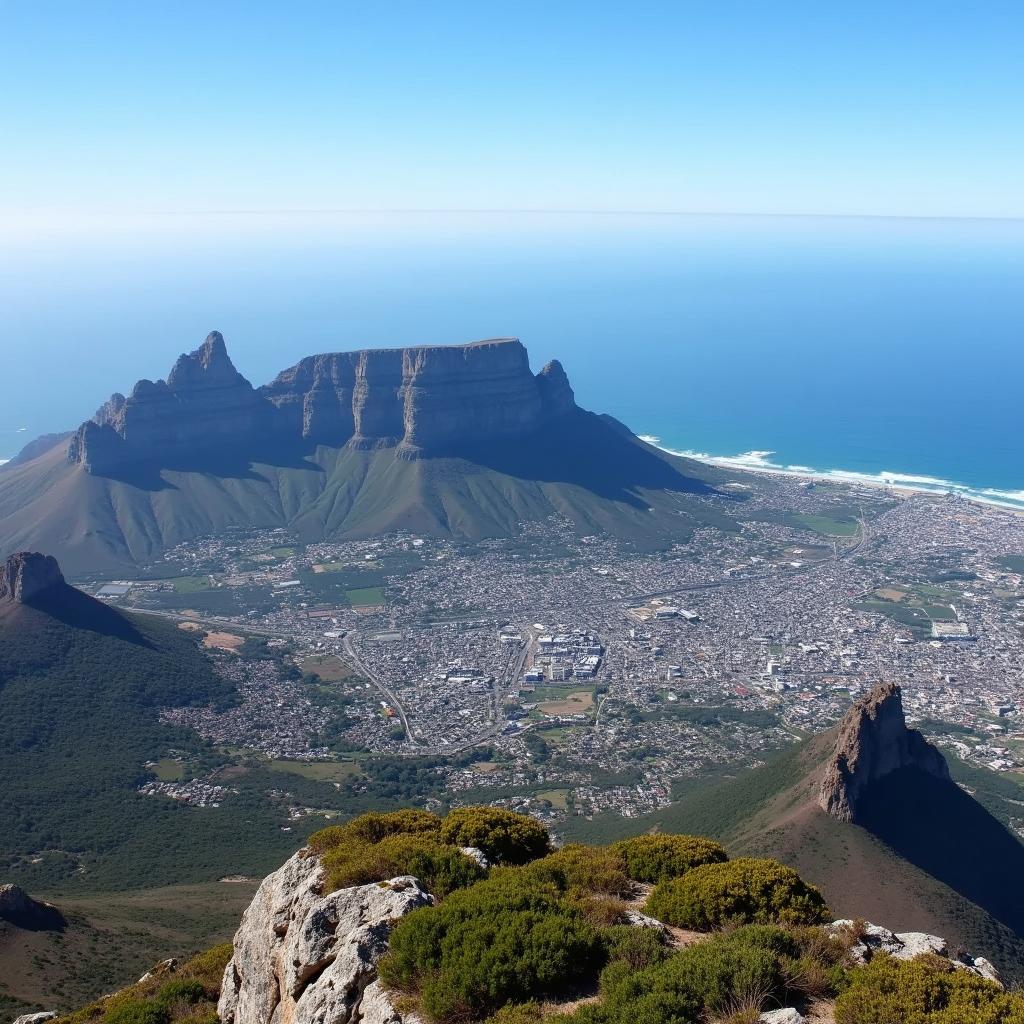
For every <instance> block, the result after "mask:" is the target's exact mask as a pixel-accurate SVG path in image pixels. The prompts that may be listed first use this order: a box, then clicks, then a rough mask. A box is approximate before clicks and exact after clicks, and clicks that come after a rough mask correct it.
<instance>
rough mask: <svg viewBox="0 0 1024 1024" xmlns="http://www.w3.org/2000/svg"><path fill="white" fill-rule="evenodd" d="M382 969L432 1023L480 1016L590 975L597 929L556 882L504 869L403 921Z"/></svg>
mask: <svg viewBox="0 0 1024 1024" xmlns="http://www.w3.org/2000/svg"><path fill="white" fill-rule="evenodd" d="M390 947H391V948H390V951H389V953H388V954H387V956H385V957H384V959H383V960H381V962H380V964H379V971H380V976H381V978H382V979H383V981H384V983H385V984H386V985H387V986H389V987H391V988H396V989H399V990H401V991H405V992H408V993H416V994H418V995H419V996H420V1005H421V1007H422V1009H423V1010H424V1012H425V1013H426V1014H427V1016H429V1017H430V1018H431V1019H433V1020H435V1021H452V1020H456V1019H466V1018H474V1019H479V1018H481V1017H483V1016H486V1015H487V1014H489V1013H493V1012H495V1011H497V1010H498V1009H500V1008H501V1007H502V1006H504V1005H506V1004H507V1003H521V1002H526V1001H527V1000H530V999H536V998H539V997H543V996H544V995H546V994H550V993H555V992H558V991H560V990H561V989H563V988H564V987H565V986H566V984H568V983H569V982H570V981H581V980H585V979H586V978H587V977H588V976H590V977H593V976H594V975H595V974H596V972H597V970H598V969H599V968H600V966H601V965H602V963H603V961H604V949H603V946H602V943H601V939H600V936H599V934H598V932H597V931H596V929H594V928H592V927H591V926H590V925H589V924H587V923H586V921H584V920H583V918H582V916H581V915H580V913H579V912H578V911H577V910H576V909H575V908H574V907H573V906H572V904H571V903H570V902H569V901H568V900H566V899H565V898H564V897H563V896H562V895H561V893H559V891H558V889H557V888H556V887H555V886H554V885H547V884H543V883H538V882H537V881H535V880H533V879H531V878H529V877H528V876H527V875H525V874H522V873H519V872H511V871H510V872H504V873H502V874H501V875H499V876H498V877H496V878H492V879H489V880H487V881H485V882H480V883H478V884H477V885H474V886H473V887H471V888H469V889H462V890H460V891H458V892H455V893H453V894H452V895H451V896H449V897H448V898H447V899H446V900H445V901H444V902H443V903H440V904H438V905H437V906H434V907H423V908H421V909H420V910H416V911H414V912H413V913H411V914H409V915H408V916H407V917H405V918H403V919H402V920H401V921H400V922H399V924H398V925H397V927H396V928H395V930H394V932H393V933H392V935H391V940H390Z"/></svg>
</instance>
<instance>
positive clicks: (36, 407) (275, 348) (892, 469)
mask: <svg viewBox="0 0 1024 1024" xmlns="http://www.w3.org/2000/svg"><path fill="white" fill-rule="evenodd" d="M0 274H2V276H0V306H2V308H3V309H4V311H5V312H4V325H3V327H2V331H3V334H2V336H0V380H3V381H5V382H6V383H5V386H4V401H3V403H0V458H5V457H10V456H11V455H12V454H14V453H15V452H16V451H17V450H18V449H19V448H20V446H21V444H22V443H23V442H24V441H26V440H28V439H30V438H31V437H33V436H35V435H37V434H39V433H43V432H47V431H51V430H58V429H66V428H70V427H72V426H74V425H76V424H77V423H78V422H80V421H81V420H82V419H83V418H85V417H86V416H88V415H90V414H91V413H92V412H93V411H94V409H95V408H96V407H97V406H98V405H99V404H100V403H101V402H102V401H103V400H104V399H105V398H106V397H107V396H108V395H109V393H110V392H111V391H113V390H115V389H116V390H126V389H128V388H130V387H131V385H132V383H133V382H134V381H135V380H136V379H137V378H139V377H144V376H145V377H151V378H152V377H159V376H163V375H165V374H166V372H167V371H168V369H169V368H170V366H171V364H172V362H173V360H174V358H175V357H176V356H177V354H178V353H179V352H181V351H183V350H186V349H191V348H194V347H195V346H196V345H197V344H199V342H200V341H201V340H202V338H203V337H204V336H205V334H206V333H207V332H208V331H209V330H211V329H217V330H220V331H222V332H223V333H224V335H225V337H226V339H227V342H228V347H229V350H230V351H231V353H232V355H233V357H234V359H235V362H236V364H237V365H238V367H239V369H240V370H242V372H243V373H245V374H246V375H247V376H248V377H249V378H250V379H251V380H253V381H254V382H255V383H263V382H265V381H267V380H269V379H270V378H271V377H272V376H273V375H274V374H275V373H276V372H277V371H278V370H279V369H282V368H284V367H285V366H288V365H290V364H291V363H293V362H295V361H296V360H297V359H299V358H300V357H302V356H304V355H308V354H310V353H313V352H317V351H326V350H337V349H343V348H357V347H364V346H378V345H406V344H420V343H452V342H461V341H467V340H472V339H476V338H483V337H494V336H502V335H516V336H519V337H520V338H522V340H523V342H524V343H525V344H526V345H527V347H528V348H529V350H530V355H531V361H532V363H533V364H534V367H535V368H539V367H540V366H541V365H542V364H543V363H544V362H545V361H546V360H548V359H549V358H553V357H558V358H559V359H561V360H562V362H563V363H564V365H565V367H566V369H567V371H568V373H569V376H570V379H571V380H572V382H573V385H574V387H575V390H576V394H577V399H578V401H579V402H580V404H582V405H584V406H586V407H588V408H591V409H594V410H598V411H603V412H608V413H611V414H612V415H614V416H617V417H618V418H620V419H622V420H623V421H624V422H626V423H627V424H629V426H630V427H632V428H633V429H634V430H636V431H637V432H638V433H641V434H645V435H649V436H652V437H657V438H658V439H659V442H660V443H661V444H663V445H665V446H666V447H669V448H672V449H675V450H681V451H688V452H697V453H703V454H706V455H709V456H725V457H739V460H740V463H741V464H750V465H776V466H798V467H807V468H811V469H814V470H816V471H819V472H829V471H841V472H844V473H849V474H865V475H868V476H871V477H878V476H879V475H880V474H889V475H891V477H892V478H893V480H894V481H895V482H902V483H917V484H919V485H921V486H925V487H928V486H935V487H948V486H956V487H960V488H963V489H964V490H965V491H966V492H969V493H972V494H974V495H975V496H980V497H987V498H990V499H994V500H998V501H1001V502H1006V503H1011V504H1017V505H1019V506H1021V507H1024V402H1022V387H1024V223H1021V222H984V221H942V220H935V221H931V220H892V219H877V220H874V219H822V218H806V219H785V218H738V217H737V218H729V217H682V216H658V215H633V216H627V215H598V214H594V215H587V214H578V215H550V214H542V213H536V214H519V215H497V214H479V215H450V214H430V213H423V214H393V215H353V214H342V213H322V214H306V215H301V216H300V215H288V214H281V215H261V216H257V215H252V216H242V215H219V214H209V215H201V216H200V215H195V216H180V217H176V218H171V217H168V218H159V217H153V218H150V219H149V220H148V221H146V222H145V223H140V224H136V225H128V226H124V225H122V226H120V227H113V226H110V227H104V226H102V225H100V226H93V227H92V228H89V229H88V230H82V231H81V232H78V233H74V232H53V233H50V234H49V235H33V236H24V237H21V238H18V239H14V240H13V243H12V244H9V245H7V246H5V248H4V251H3V254H2V255H0ZM930 482H931V483H930Z"/></svg>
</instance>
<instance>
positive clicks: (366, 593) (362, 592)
mask: <svg viewBox="0 0 1024 1024" xmlns="http://www.w3.org/2000/svg"><path fill="white" fill-rule="evenodd" d="M345 597H347V598H348V603H349V604H350V605H352V607H353V608H362V607H365V606H366V605H373V604H383V603H384V588H383V587H357V588H356V589H355V590H346V591H345Z"/></svg>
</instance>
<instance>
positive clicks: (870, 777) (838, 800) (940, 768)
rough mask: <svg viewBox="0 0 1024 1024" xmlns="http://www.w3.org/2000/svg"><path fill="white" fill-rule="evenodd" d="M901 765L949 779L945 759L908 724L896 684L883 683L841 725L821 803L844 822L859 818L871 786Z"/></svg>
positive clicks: (821, 793)
mask: <svg viewBox="0 0 1024 1024" xmlns="http://www.w3.org/2000/svg"><path fill="white" fill-rule="evenodd" d="M900 768H917V769H918V770H920V771H922V772H924V773H925V774H927V775H931V776H934V777H935V778H938V779H944V780H947V781H949V779H950V776H949V769H948V767H947V766H946V761H945V758H943V756H942V754H941V753H940V752H939V750H938V749H937V748H936V747H933V746H932V745H931V744H930V743H929V742H928V741H927V740H926V739H925V738H924V736H922V735H921V733H919V732H918V731H917V730H916V729H908V728H907V720H906V717H905V716H904V714H903V697H902V693H901V691H900V688H899V687H898V686H897V685H896V684H895V683H881V684H879V685H878V686H876V687H875V688H874V689H873V690H872V691H871V692H870V693H869V694H868V695H867V696H866V697H863V698H861V699H860V700H859V701H857V702H856V703H855V704H854V705H853V707H851V708H850V710H849V711H848V712H847V713H846V715H845V717H844V718H843V720H842V722H840V724H839V730H838V735H837V737H836V744H835V749H834V751H833V753H832V756H831V757H830V759H829V761H828V763H827V765H826V766H825V773H824V776H823V778H822V782H821V791H820V795H819V798H818V805H819V806H820V807H821V809H822V810H823V811H825V812H826V813H827V814H830V815H832V817H833V818H838V819H839V820H840V821H852V822H856V821H857V820H858V817H859V813H860V810H861V807H860V803H861V800H862V797H863V795H864V792H865V790H866V789H867V788H868V787H869V786H870V785H871V784H872V783H874V782H877V781H878V780H879V779H882V778H885V776H887V775H890V774H891V773H892V772H895V771H897V770H898V769H900Z"/></svg>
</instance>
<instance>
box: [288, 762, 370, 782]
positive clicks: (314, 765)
mask: <svg viewBox="0 0 1024 1024" xmlns="http://www.w3.org/2000/svg"><path fill="white" fill-rule="evenodd" d="M268 767H269V768H270V770H271V771H275V772H288V773H289V774H291V775H301V776H302V777H303V778H304V779H312V780H313V781H314V782H346V781H347V780H348V779H351V778H354V777H355V776H357V775H362V773H363V772H362V769H361V768H360V767H359V765H357V764H354V763H353V762H352V761H271V762H270V763H269V765H268Z"/></svg>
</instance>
